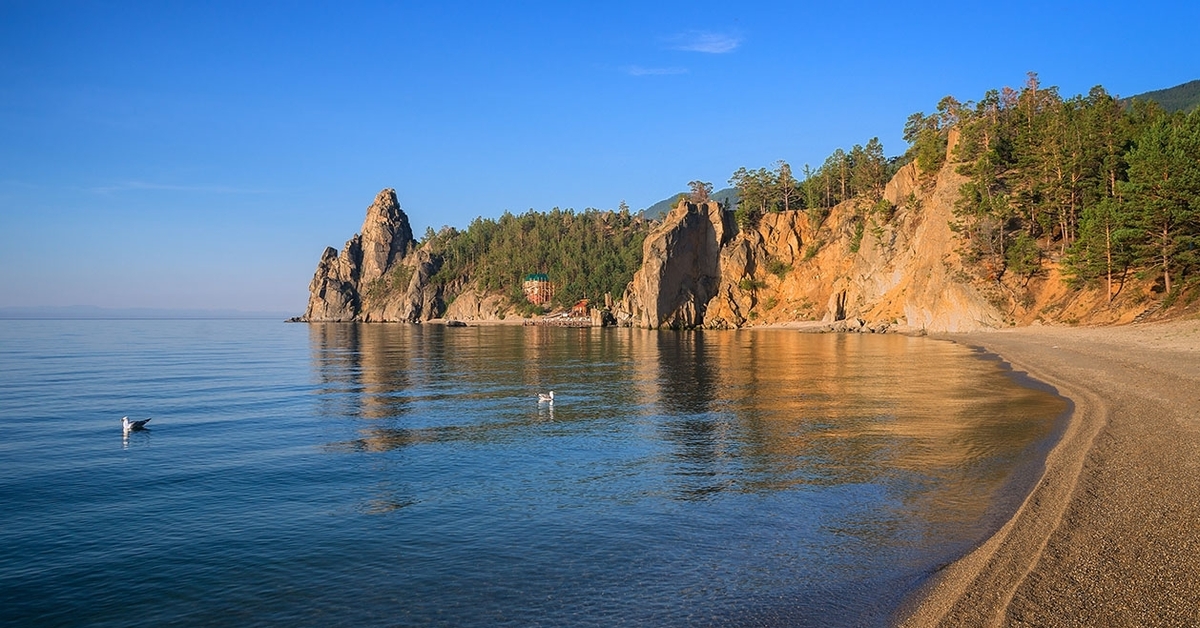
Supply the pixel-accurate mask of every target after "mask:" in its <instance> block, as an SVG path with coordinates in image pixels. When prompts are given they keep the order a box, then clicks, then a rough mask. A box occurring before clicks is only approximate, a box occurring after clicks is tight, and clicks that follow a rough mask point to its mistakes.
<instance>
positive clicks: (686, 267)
mask: <svg viewBox="0 0 1200 628" xmlns="http://www.w3.org/2000/svg"><path fill="white" fill-rule="evenodd" d="M734 231H735V227H734V224H733V216H732V214H731V213H730V212H728V211H726V210H724V209H722V208H721V206H720V205H719V204H718V203H716V202H715V201H708V202H705V203H698V204H697V203H690V202H687V201H680V203H679V205H678V206H676V207H675V209H672V210H671V211H670V212H668V213H667V216H666V218H664V219H663V222H662V224H660V225H659V226H658V227H656V228H655V229H653V230H652V231H651V232H650V235H648V236H647V237H646V240H645V241H644V242H643V244H642V267H641V268H640V269H639V270H638V271H637V272H636V273H634V275H633V281H632V282H630V284H629V287H628V288H626V290H625V295H624V298H623V299H622V301H623V303H624V309H625V312H626V317H625V318H626V320H628V321H631V322H632V324H634V325H637V326H640V327H651V328H657V327H670V328H687V327H696V326H699V325H701V324H703V322H704V315H705V308H706V307H707V306H708V303H709V301H710V300H711V299H712V298H713V296H714V295H715V294H716V292H717V289H718V287H719V286H720V282H721V275H720V264H719V259H720V257H721V253H722V247H724V246H725V245H726V243H727V242H728V241H729V238H730V237H731V236H732V234H733V233H734Z"/></svg>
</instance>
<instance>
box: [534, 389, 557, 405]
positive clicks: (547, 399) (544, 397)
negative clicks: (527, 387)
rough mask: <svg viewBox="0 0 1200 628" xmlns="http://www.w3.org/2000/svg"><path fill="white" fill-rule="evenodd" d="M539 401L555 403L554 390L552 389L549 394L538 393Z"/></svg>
mask: <svg viewBox="0 0 1200 628" xmlns="http://www.w3.org/2000/svg"><path fill="white" fill-rule="evenodd" d="M538 403H554V391H553V390H551V391H550V394H548V395H547V394H546V393H538Z"/></svg>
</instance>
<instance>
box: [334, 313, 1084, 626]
mask: <svg viewBox="0 0 1200 628" xmlns="http://www.w3.org/2000/svg"><path fill="white" fill-rule="evenodd" d="M310 343H311V351H312V363H313V371H314V375H315V377H316V378H317V380H318V387H319V395H318V397H317V399H318V404H319V406H318V407H319V411H320V414H321V415H322V416H324V417H325V419H326V420H327V421H333V422H335V423H333V425H347V426H352V428H351V429H352V430H353V432H354V434H353V435H352V436H350V437H349V438H338V439H335V440H334V441H333V442H330V443H328V444H327V445H326V446H325V448H324V450H325V451H326V452H328V453H329V454H330V455H341V456H367V457H366V458H363V460H364V461H366V463H367V464H370V465H372V466H371V470H372V473H373V475H374V476H375V478H376V483H375V484H374V486H373V487H372V488H371V489H370V490H367V491H365V492H364V493H363V494H362V498H361V505H360V507H359V511H360V512H363V513H367V514H371V515H388V516H394V517H397V519H396V520H395V521H393V522H392V523H391V524H390V525H392V526H394V528H392V529H393V531H394V532H395V534H397V535H399V537H400V539H399V540H400V542H402V543H404V544H405V545H404V546H405V547H406V548H408V549H407V550H406V552H407V555H408V556H409V559H410V560H408V561H407V562H406V563H405V570H406V571H405V574H406V575H405V577H404V581H405V584H404V586H403V587H400V588H399V589H398V590H397V592H394V593H395V594H396V595H399V596H400V597H401V598H402V601H403V606H404V608H405V609H406V610H405V618H406V619H405V621H411V623H416V624H422V623H428V622H431V621H444V622H447V623H450V624H464V623H492V622H495V621H501V622H502V623H504V622H515V623H523V622H522V621H521V620H520V619H516V618H518V617H524V618H525V619H528V618H529V617H534V618H539V619H540V620H541V621H545V622H547V623H551V624H555V623H599V624H610V623H614V622H616V621H628V622H630V623H635V624H637V623H645V622H652V623H656V624H692V623H710V622H711V623H733V624H744V623H753V624H759V625H762V624H767V625H769V624H783V625H856V624H863V623H865V624H880V623H883V622H884V621H885V620H886V616H887V613H888V612H889V609H890V608H892V607H894V605H895V604H896V603H897V602H898V601H899V599H900V596H901V595H902V594H903V593H904V591H906V590H908V589H909V588H910V587H912V586H913V585H914V583H916V582H918V581H919V579H920V578H921V577H922V576H924V575H925V574H927V573H928V572H929V571H930V570H931V569H932V568H934V567H935V566H936V565H938V564H941V563H943V562H945V561H946V560H948V559H949V558H952V557H953V556H954V555H955V554H957V553H960V552H962V551H963V550H964V549H966V548H968V547H969V546H970V545H971V544H973V543H976V542H978V541H979V540H980V539H981V538H982V537H983V536H984V535H985V534H986V533H987V532H988V531H989V529H991V527H993V526H994V525H995V524H996V522H997V519H996V517H997V516H998V515H1000V514H1002V513H1003V511H1004V509H1005V508H1011V507H1012V506H1013V505H1014V503H1015V502H1014V501H1013V500H1014V499H1015V498H1016V497H1018V496H1019V490H1021V489H1023V485H1022V484H1021V483H1020V482H1017V481H1016V480H1015V479H1014V478H1018V477H1020V476H1021V473H1026V474H1027V473H1028V471H1030V470H1031V467H1032V466H1036V464H1037V463H1036V461H1037V457H1036V455H1034V454H1036V453H1037V452H1038V451H1040V449H1038V448H1041V447H1044V446H1045V445H1046V442H1047V439H1048V437H1049V436H1050V435H1051V432H1052V430H1053V427H1054V421H1053V419H1054V418H1055V417H1058V416H1059V415H1061V414H1062V413H1063V411H1064V409H1065V407H1066V406H1065V401H1064V400H1062V399H1060V398H1058V397H1055V396H1053V395H1050V394H1047V393H1045V392H1042V391H1037V390H1031V389H1028V388H1023V387H1021V386H1018V385H1017V384H1016V383H1015V382H1014V381H1013V380H1012V379H1011V378H1009V377H1007V376H1006V375H1005V373H1004V371H1003V369H1002V367H1001V365H1000V364H999V363H998V362H996V361H993V360H987V359H981V358H980V357H979V356H977V355H975V354H973V353H972V352H971V351H970V350H968V349H965V348H963V347H960V346H957V345H953V344H949V343H944V342H936V341H931V340H927V339H923V338H908V337H903V336H859V335H804V334H799V333H794V332H785V331H779V330H763V331H739V332H688V333H658V332H650V331H645V330H630V329H619V330H618V329H605V330H601V329H557V328H541V327H528V328H527V327H470V328H465V329H463V328H445V327H440V326H403V325H379V324H376V325H311V326H310ZM550 389H553V390H555V391H556V402H555V404H554V405H552V406H547V405H545V404H542V405H539V404H538V403H537V399H536V395H537V392H539V391H544V390H550ZM1023 461H1024V462H1023ZM1030 461H1033V462H1030ZM446 535H449V537H451V538H453V539H454V540H455V542H454V543H450V544H447V543H445V542H443V541H444V540H445V539H446ZM434 539H438V540H434ZM448 564H453V565H459V566H460V567H462V568H463V569H466V570H468V573H455V574H454V575H453V576H452V577H450V576H447V574H446V573H445V568H446V565H448ZM498 581H504V582H505V583H506V584H505V585H504V586H502V587H500V588H499V589H498V588H497V585H496V584H495V583H496V582H498ZM470 582H476V583H480V582H486V583H491V584H489V585H487V586H485V587H484V590H483V591H479V590H473V589H472V588H471V587H469V586H465V585H466V583H470ZM401 590H402V591H403V592H400V591H401ZM696 613H699V614H696ZM698 617H704V618H709V619H704V620H700V619H697V618H698ZM435 618H436V619H435ZM505 618H507V619H505ZM713 618H719V620H718V619H713Z"/></svg>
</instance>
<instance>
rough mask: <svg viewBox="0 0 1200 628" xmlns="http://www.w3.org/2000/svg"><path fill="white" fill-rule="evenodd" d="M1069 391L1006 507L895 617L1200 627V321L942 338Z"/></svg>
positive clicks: (907, 621) (942, 622)
mask: <svg viewBox="0 0 1200 628" xmlns="http://www.w3.org/2000/svg"><path fill="white" fill-rule="evenodd" d="M938 337H941V338H946V339H949V340H953V341H955V342H960V343H963V344H966V345H971V346H977V347H982V348H984V349H986V350H987V351H989V352H992V353H996V354H998V355H1000V356H1001V357H1002V358H1004V359H1005V360H1006V361H1008V362H1009V363H1010V364H1012V366H1013V368H1014V369H1015V370H1018V371H1025V372H1027V373H1028V374H1029V375H1030V376H1032V377H1034V378H1036V379H1038V380H1040V381H1043V382H1046V383H1048V384H1051V385H1053V386H1055V387H1056V388H1057V389H1058V391H1059V392H1060V393H1061V394H1062V395H1064V396H1066V397H1067V398H1069V399H1071V400H1072V401H1073V402H1074V412H1073V415H1072V417H1071V418H1070V420H1069V422H1068V425H1067V427H1066V428H1065V431H1064V433H1063V436H1062V439H1061V441H1060V442H1059V443H1058V445H1057V446H1056V447H1055V448H1054V449H1053V450H1052V451H1051V453H1050V454H1049V456H1048V457H1047V461H1046V466H1045V470H1044V474H1043V476H1042V478H1041V479H1040V481H1039V482H1038V483H1037V485H1036V486H1035V488H1034V489H1033V491H1032V492H1031V494H1030V495H1029V496H1028V498H1027V499H1026V500H1025V501H1024V502H1023V504H1022V505H1021V507H1020V508H1019V509H1018V511H1017V512H1016V513H1015V515H1014V516H1013V518H1012V519H1011V520H1010V521H1009V522H1008V523H1007V524H1005V525H1004V526H1003V527H1002V528H1001V529H1000V530H999V531H998V532H997V533H996V534H995V535H994V536H993V537H992V538H990V539H989V540H988V541H987V542H985V543H984V544H983V545H982V546H980V547H979V548H977V549H976V550H975V551H973V552H972V553H970V554H968V555H967V556H965V557H963V558H962V559H960V560H958V561H957V562H954V563H952V564H950V565H948V566H947V567H945V568H944V569H942V570H940V571H939V572H938V573H937V574H935V576H934V577H933V578H932V579H931V581H930V582H929V583H928V584H927V585H926V586H925V587H924V588H923V589H922V590H921V591H919V592H918V594H917V595H916V596H914V598H913V599H912V600H910V601H909V603H908V604H906V605H905V607H904V608H903V609H902V611H901V613H900V615H899V617H898V618H897V623H898V624H899V625H902V626H1200V320H1195V319H1193V320H1184V321H1175V322H1171V323H1163V324H1149V325H1132V326H1125V327H1097V328H1062V327H1027V328H1020V329H1011V330H1003V331H990V332H978V333H969V334H950V335H941V336H938Z"/></svg>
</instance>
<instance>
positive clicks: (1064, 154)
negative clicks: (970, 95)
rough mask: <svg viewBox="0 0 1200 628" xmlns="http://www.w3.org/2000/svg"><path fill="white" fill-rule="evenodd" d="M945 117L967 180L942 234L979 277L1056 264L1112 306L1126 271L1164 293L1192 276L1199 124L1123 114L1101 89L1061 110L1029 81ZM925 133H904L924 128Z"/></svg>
mask: <svg viewBox="0 0 1200 628" xmlns="http://www.w3.org/2000/svg"><path fill="white" fill-rule="evenodd" d="M946 111H947V112H952V113H953V115H952V116H951V117H952V118H953V120H954V124H955V125H956V126H957V128H958V129H959V131H960V139H959V142H958V147H957V149H956V151H955V155H954V158H955V159H956V160H957V161H958V162H959V165H958V168H957V170H958V172H959V173H961V174H963V175H966V176H967V177H968V178H969V180H968V182H967V183H966V184H964V185H963V186H962V188H961V189H960V193H959V198H958V201H957V203H956V205H955V221H954V224H953V227H954V229H955V230H956V231H957V232H958V233H960V234H961V235H962V236H963V241H964V247H963V249H964V250H963V253H964V259H966V260H968V261H973V262H976V263H978V264H980V265H981V266H982V267H984V268H985V269H987V270H988V274H989V275H990V276H994V277H997V278H998V277H1000V276H1002V275H1003V274H1004V273H1005V272H1006V271H1013V272H1015V273H1017V274H1021V275H1027V274H1029V273H1032V272H1036V270H1037V268H1038V267H1039V265H1040V262H1041V259H1042V258H1044V257H1047V256H1049V257H1051V258H1054V257H1058V258H1061V259H1062V261H1063V262H1064V264H1065V267H1066V271H1067V273H1068V274H1069V275H1070V276H1071V277H1072V280H1073V281H1077V282H1078V281H1087V282H1091V281H1094V280H1097V279H1103V280H1104V283H1105V284H1106V285H1107V289H1108V294H1109V298H1110V299H1111V298H1112V296H1113V295H1114V294H1116V292H1118V291H1119V289H1120V288H1119V284H1120V282H1121V281H1123V279H1124V277H1125V276H1126V275H1128V274H1129V273H1130V272H1131V271H1133V272H1143V273H1144V271H1146V270H1149V269H1155V270H1156V272H1157V274H1158V275H1159V276H1160V277H1161V278H1162V281H1163V284H1164V290H1165V291H1166V292H1168V293H1169V292H1170V291H1171V290H1172V287H1173V285H1174V283H1175V281H1176V279H1177V278H1178V277H1185V276H1187V274H1189V273H1194V272H1195V271H1196V270H1197V269H1198V268H1200V252H1198V251H1197V248H1198V245H1200V114H1197V113H1192V114H1189V115H1184V114H1182V113H1176V114H1173V115H1171V114H1168V113H1167V112H1165V111H1163V109H1162V108H1161V107H1158V106H1157V105H1155V104H1154V103H1152V102H1149V101H1142V100H1134V101H1133V103H1132V105H1131V106H1129V107H1126V106H1123V105H1122V103H1121V102H1119V101H1117V100H1116V99H1114V98H1113V97H1112V96H1110V95H1109V94H1108V93H1106V92H1105V91H1104V89H1103V88H1101V87H1094V88H1092V90H1091V91H1089V92H1088V94H1087V95H1086V96H1075V97H1072V98H1068V99H1063V98H1062V97H1061V96H1059V94H1058V91H1057V89H1056V88H1053V87H1049V88H1047V87H1044V86H1042V85H1041V84H1040V82H1039V80H1038V77H1037V75H1036V74H1032V73H1031V74H1030V75H1029V78H1028V80H1027V81H1026V83H1025V85H1024V86H1023V87H1022V88H1021V89H1019V90H1016V89H1010V88H1004V89H1003V90H998V91H997V90H992V91H989V92H987V93H986V94H985V95H984V97H983V98H982V99H981V100H980V101H979V102H978V103H970V102H968V103H964V104H962V105H958V104H957V103H954V106H953V107H947V108H946ZM923 120H924V118H921V121H923ZM940 120H943V118H939V121H940ZM924 124H925V126H924V127H920V128H916V130H915V131H914V133H918V132H919V131H920V130H921V128H932V126H935V125H933V124H932V123H927V122H925V123H924ZM939 124H940V122H939ZM918 126H919V125H918ZM914 137H915V135H914Z"/></svg>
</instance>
